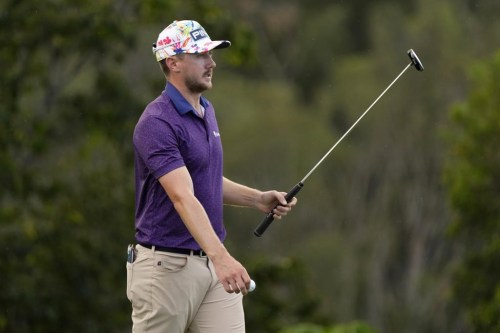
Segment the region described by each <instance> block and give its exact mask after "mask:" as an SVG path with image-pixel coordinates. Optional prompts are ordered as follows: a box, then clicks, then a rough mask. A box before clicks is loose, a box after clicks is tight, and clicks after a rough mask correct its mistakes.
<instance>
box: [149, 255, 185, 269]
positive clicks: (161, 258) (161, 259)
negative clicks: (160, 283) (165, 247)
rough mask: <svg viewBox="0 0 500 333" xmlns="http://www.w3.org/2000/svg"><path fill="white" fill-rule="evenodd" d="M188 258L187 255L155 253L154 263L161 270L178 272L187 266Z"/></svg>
mask: <svg viewBox="0 0 500 333" xmlns="http://www.w3.org/2000/svg"><path fill="white" fill-rule="evenodd" d="M188 259H189V258H188V257H187V256H186V255H176V254H169V253H161V254H160V253H155V256H154V261H153V264H154V266H155V269H156V270H157V271H159V272H165V273H167V272H168V273H176V272H180V271H182V270H184V268H186V266H187V264H188Z"/></svg>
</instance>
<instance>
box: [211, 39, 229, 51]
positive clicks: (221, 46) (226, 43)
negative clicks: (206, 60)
mask: <svg viewBox="0 0 500 333" xmlns="http://www.w3.org/2000/svg"><path fill="white" fill-rule="evenodd" d="M213 43H215V44H216V46H215V47H213V49H225V48H228V47H230V46H231V42H230V41H228V40H216V41H213Z"/></svg>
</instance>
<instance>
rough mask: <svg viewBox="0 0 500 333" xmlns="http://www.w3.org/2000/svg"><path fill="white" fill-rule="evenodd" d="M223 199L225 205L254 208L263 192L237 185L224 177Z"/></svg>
mask: <svg viewBox="0 0 500 333" xmlns="http://www.w3.org/2000/svg"><path fill="white" fill-rule="evenodd" d="M223 193H224V196H223V199H224V204H225V205H232V206H244V207H254V208H255V206H256V201H257V200H258V198H259V196H260V195H261V194H262V192H261V191H259V190H256V189H253V188H251V187H248V186H245V185H241V184H238V183H235V182H233V181H231V180H229V179H227V178H225V177H224V181H223Z"/></svg>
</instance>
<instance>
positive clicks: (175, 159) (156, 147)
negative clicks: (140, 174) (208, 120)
mask: <svg viewBox="0 0 500 333" xmlns="http://www.w3.org/2000/svg"><path fill="white" fill-rule="evenodd" d="M133 141H134V147H135V151H136V154H138V155H139V157H140V158H141V159H142V161H143V162H144V164H145V166H146V167H147V168H148V169H149V172H150V173H151V174H152V175H153V176H154V177H155V178H156V179H158V178H160V177H161V176H163V175H165V174H167V173H169V172H170V171H172V170H175V169H177V168H180V167H182V166H184V165H185V164H184V160H183V158H182V155H181V153H180V150H179V141H178V138H177V135H176V133H175V130H174V129H173V128H172V126H171V125H170V124H168V122H167V121H166V120H164V119H160V118H157V117H155V116H151V115H149V116H146V117H144V118H142V119H140V121H139V122H138V123H137V125H136V128H135V131H134V137H133Z"/></svg>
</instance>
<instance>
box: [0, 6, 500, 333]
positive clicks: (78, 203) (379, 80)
mask: <svg viewBox="0 0 500 333" xmlns="http://www.w3.org/2000/svg"><path fill="white" fill-rule="evenodd" d="M499 13H500V8H499V2H498V1H496V0H482V1H475V0H470V1H466V2H462V3H459V2H454V1H451V0H441V1H437V2H436V1H431V0H413V1H407V2H404V3H401V2H399V1H395V0H371V1H361V0H359V1H358V0H357V1H350V2H345V1H326V0H313V1H311V0H309V1H302V0H298V1H264V0H259V1H251V2H249V1H226V0H218V1H217V0H209V1H202V0H197V1H177V0H171V1H158V0H143V1H129V2H123V1H117V0H105V1H99V2H98V3H97V2H96V3H91V2H88V1H68V0H49V1H45V2H43V3H41V2H38V1H33V0H26V1H13V0H6V1H3V2H1V3H0V43H1V45H2V48H1V49H0V65H1V67H2V70H1V71H0V87H1V89H0V146H1V147H2V148H1V149H0V171H1V172H0V181H1V187H0V244H1V245H0V249H1V250H2V253H3V254H4V255H3V256H2V260H1V261H0V282H1V283H0V332H21V333H22V332H52V331H56V332H64V331H68V332H72V331H78V332H122V331H130V326H131V322H130V305H129V304H128V301H127V300H126V297H125V249H126V245H127V243H129V242H133V216H134V212H133V205H134V202H133V200H134V194H133V185H134V184H133V157H132V145H131V135H132V131H133V127H134V125H135V122H136V120H137V118H138V117H139V115H140V113H141V111H142V110H143V109H144V106H145V105H146V104H147V103H148V102H149V101H150V100H151V99H152V98H153V97H154V96H156V95H157V94H158V93H159V92H160V91H161V90H162V89H163V86H164V78H163V76H162V75H161V73H160V71H159V68H158V66H157V64H155V63H154V59H153V56H152V54H151V43H152V42H153V41H154V39H155V38H156V36H157V34H158V33H159V32H160V31H161V29H163V28H164V27H165V26H166V25H167V24H169V23H170V22H171V21H172V20H174V19H183V18H188V17H190V18H193V19H197V20H198V21H200V22H201V23H202V24H203V25H204V26H205V28H206V29H207V31H209V33H210V35H211V37H212V38H214V39H220V38H227V39H230V40H231V41H232V46H231V48H230V49H228V50H225V51H224V52H220V53H219V52H217V53H216V55H215V56H216V61H217V65H218V67H217V69H216V73H215V78H214V82H215V88H214V90H213V91H210V92H207V96H208V97H209V98H210V100H211V101H212V102H213V103H214V105H215V106H216V110H217V114H218V120H219V126H220V128H221V133H222V140H223V144H224V149H225V173H226V176H228V177H229V178H231V179H234V180H236V181H239V182H242V183H245V184H248V185H250V186H255V187H258V188H262V189H267V188H279V189H283V190H285V191H286V190H288V189H289V188H290V187H291V186H292V185H293V184H294V183H295V182H296V181H297V180H299V179H300V178H301V177H303V175H304V174H305V172H306V171H307V170H309V169H310V168H311V167H312V166H313V164H314V163H315V162H316V161H317V160H318V158H320V157H321V156H322V155H323V154H324V153H325V152H326V151H327V150H328V148H329V147H330V146H331V145H332V144H333V143H334V142H335V141H336V140H337V139H338V138H339V137H340V136H341V135H342V134H343V132H344V131H345V130H346V129H347V128H348V127H349V126H350V125H351V124H352V122H353V121H354V120H355V119H356V118H357V117H358V116H359V115H360V112H362V110H364V109H365V108H366V107H367V106H368V105H369V104H370V103H371V102H372V101H373V99H374V98H375V97H376V96H377V95H378V94H379V93H380V92H381V90H382V89H383V88H384V87H385V86H386V85H387V84H388V83H389V82H390V81H391V80H392V79H393V78H394V76H395V75H396V74H397V73H398V72H399V71H400V70H401V69H402V68H403V67H404V66H406V64H407V62H408V61H409V59H407V58H406V55H405V51H406V50H407V49H408V48H414V49H415V51H416V52H417V54H418V55H419V56H420V58H421V60H422V61H423V63H424V65H425V67H426V70H425V71H424V72H423V73H417V72H415V71H409V72H408V73H407V74H405V77H404V78H401V80H400V81H398V84H397V85H395V86H394V87H393V89H392V90H391V91H390V92H388V94H387V95H386V96H385V97H384V99H382V100H381V101H380V102H379V103H378V104H377V107H376V108H374V109H373V111H371V114H370V115H367V117H366V118H365V119H364V120H363V122H362V123H360V124H359V125H358V127H357V128H356V130H355V131H353V132H352V133H351V134H350V135H349V137H348V138H346V140H345V141H343V143H342V145H341V146H339V147H338V148H337V150H336V151H335V152H334V154H332V155H331V157H330V158H329V159H328V160H325V162H324V164H323V165H322V166H321V168H319V169H318V170H317V171H316V173H315V174H314V177H311V178H310V180H308V182H307V184H306V187H305V189H304V190H303V191H302V192H301V193H300V198H299V200H300V203H299V205H298V206H297V207H296V208H295V210H294V211H293V213H292V214H290V216H288V217H287V218H286V219H285V220H284V221H280V222H276V223H274V224H273V225H272V226H271V228H270V229H269V230H268V232H267V233H266V234H265V235H264V236H263V237H262V238H259V239H256V238H254V237H253V236H252V231H253V228H254V227H255V225H256V224H257V223H258V222H259V219H260V218H261V216H260V214H256V213H255V212H252V211H245V210H241V209H236V208H232V207H227V209H226V211H225V219H226V224H227V227H228V230H229V237H228V240H227V246H228V248H230V250H231V252H232V253H233V254H234V255H235V257H236V258H238V259H239V260H241V261H242V263H243V264H245V266H246V267H247V269H248V270H249V272H250V273H251V275H252V276H253V277H254V279H255V280H256V281H257V290H256V292H255V293H253V294H251V295H250V296H248V298H246V299H245V304H246V317H247V320H248V323H247V331H248V332H259V333H264V332H279V331H280V330H290V332H297V331H300V330H302V331H305V330H310V331H311V332H315V330H316V331H318V332H323V331H327V332H330V331H333V332H337V331H339V332H352V331H353V330H354V332H371V331H373V329H371V328H369V327H368V326H367V325H369V326H370V327H374V328H376V329H377V330H378V331H380V332H391V331H392V332H408V333H413V332H415V333H417V332H418V333H420V332H429V333H432V332H467V331H469V330H475V331H481V332H490V331H491V332H495V329H496V330H497V329H498V328H497V327H496V326H492V325H493V324H492V323H494V319H495V316H496V317H498V304H499V303H498V297H499V296H498V294H499V292H498V280H499V279H498V269H497V267H498V252H499V249H498V243H499V242H498V225H499V224H498V216H499V213H498V198H499V195H498V191H497V189H498V184H497V183H496V182H497V181H498V179H499V177H498V169H499V168H498V153H497V151H496V150H495V146H494V145H495V143H496V142H498V138H497V136H498V114H499V112H498V105H499V104H498V96H499V95H498V93H497V92H498V91H499V89H498V82H499V77H498V71H499V69H498V67H499V66H498V56H497V57H495V58H494V59H493V60H491V61H487V62H484V64H482V65H478V66H476V67H474V69H473V71H472V73H473V76H472V78H469V77H468V76H466V75H465V73H467V72H469V66H470V63H471V62H472V61H474V62H476V61H477V59H486V58H489V57H490V56H491V55H492V54H493V53H494V52H495V51H496V49H495V48H496V45H497V44H495V43H496V42H497V41H498V40H499V34H500V26H499V25H500V23H499V21H498V19H497V18H498V14H499ZM469 91H470V93H469ZM468 95H470V99H469V100H468V101H467V102H465V103H463V104H461V105H460V106H457V107H455V108H454V109H453V111H452V113H453V114H454V116H453V119H452V120H450V119H449V118H448V117H447V111H448V109H450V107H451V106H452V105H454V104H456V103H457V102H459V101H463V100H464V98H465V96H468ZM450 122H453V127H456V128H458V131H456V132H455V133H456V134H457V135H456V136H452V137H451V140H452V141H451V146H452V147H454V148H453V149H452V150H451V153H450V154H451V155H452V156H453V158H452V161H453V163H452V164H451V166H452V168H450V169H448V171H447V175H448V176H447V183H446V185H447V186H449V188H450V191H451V192H450V193H451V198H452V202H453V207H449V206H448V205H447V195H448V194H447V188H445V186H444V184H443V183H442V182H441V176H442V171H443V165H444V160H446V159H447V157H446V154H447V153H448V152H447V150H446V147H445V144H444V142H443V140H442V132H443V130H445V129H446V130H447V129H448V126H450ZM455 210H456V211H457V215H458V216H457V218H456V219H455V218H454V215H453V214H454V211H455ZM451 221H454V222H453V224H452V227H453V229H454V231H455V232H454V234H453V235H452V236H450V235H449V234H448V230H449V226H450V223H451ZM283 258H285V259H283ZM457 267H458V273H457ZM464 312H465V313H466V315H464ZM358 321H362V322H358ZM303 323H314V324H310V325H305V324H303ZM339 323H352V324H346V325H342V324H339ZM363 323H367V324H366V325H365V324H363ZM287 332H288V331H287Z"/></svg>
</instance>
